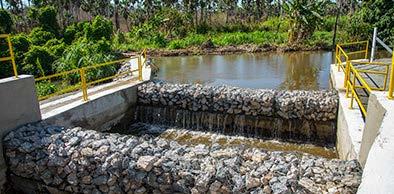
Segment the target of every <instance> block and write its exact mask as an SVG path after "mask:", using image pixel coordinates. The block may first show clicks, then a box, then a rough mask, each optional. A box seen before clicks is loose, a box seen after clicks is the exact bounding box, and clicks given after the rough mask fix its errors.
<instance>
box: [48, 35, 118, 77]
mask: <svg viewBox="0 0 394 194" xmlns="http://www.w3.org/2000/svg"><path fill="white" fill-rule="evenodd" d="M115 57H116V56H115V54H114V53H112V50H111V44H110V42H109V41H106V40H99V41H97V42H91V41H88V40H86V39H81V40H79V41H76V42H74V43H73V44H72V45H70V46H69V47H68V48H67V49H66V50H65V52H64V54H63V56H62V57H61V58H59V59H58V60H57V61H56V62H55V63H54V66H56V71H57V72H63V71H68V70H72V69H76V68H80V67H86V66H91V65H94V64H99V63H103V62H107V61H112V60H114V59H115ZM118 68H119V67H118V66H116V65H115V66H113V65H108V66H103V67H100V68H95V69H90V70H89V71H88V72H87V79H88V81H92V80H97V79H100V78H103V77H107V76H110V75H114V74H115V73H116V71H117V69H118ZM67 79H68V81H69V83H71V84H74V83H78V82H79V81H80V78H79V76H78V75H71V76H68V77H67Z"/></svg>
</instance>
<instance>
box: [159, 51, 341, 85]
mask: <svg viewBox="0 0 394 194" xmlns="http://www.w3.org/2000/svg"><path fill="white" fill-rule="evenodd" d="M154 63H155V64H156V65H157V66H159V71H158V72H157V75H156V78H157V79H160V80H166V81H169V82H173V83H204V84H216V85H220V84H226V85H231V86H237V87H244V88H272V89H289V90H318V89H327V88H329V73H330V64H331V63H333V53H332V52H327V51H300V52H286V53H280V52H266V53H246V54H232V55H202V56H180V57H158V58H155V59H154Z"/></svg>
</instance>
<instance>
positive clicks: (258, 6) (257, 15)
mask: <svg viewBox="0 0 394 194" xmlns="http://www.w3.org/2000/svg"><path fill="white" fill-rule="evenodd" d="M256 9H257V10H256V19H257V21H260V19H261V2H260V0H256Z"/></svg>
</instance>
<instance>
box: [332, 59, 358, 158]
mask: <svg viewBox="0 0 394 194" xmlns="http://www.w3.org/2000/svg"><path fill="white" fill-rule="evenodd" d="M330 76H331V79H330V81H331V84H332V88H333V89H335V90H337V91H338V97H339V103H338V118H337V145H336V148H337V151H338V156H339V158H340V159H343V160H353V159H357V160H358V158H359V153H360V147H361V139H362V135H363V131H364V124H365V123H364V120H363V119H362V115H361V111H360V109H359V107H358V106H357V103H356V102H354V105H353V109H349V106H350V99H349V98H346V92H345V89H344V87H343V82H344V74H343V72H338V68H337V66H336V65H331V72H330Z"/></svg>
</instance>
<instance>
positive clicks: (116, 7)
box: [114, 0, 120, 30]
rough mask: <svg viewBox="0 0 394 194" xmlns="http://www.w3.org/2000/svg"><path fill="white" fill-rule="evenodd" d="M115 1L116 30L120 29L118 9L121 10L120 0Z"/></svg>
mask: <svg viewBox="0 0 394 194" xmlns="http://www.w3.org/2000/svg"><path fill="white" fill-rule="evenodd" d="M114 3H115V10H114V11H115V13H114V15H115V27H116V30H119V28H120V25H119V13H118V10H119V0H114Z"/></svg>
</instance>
